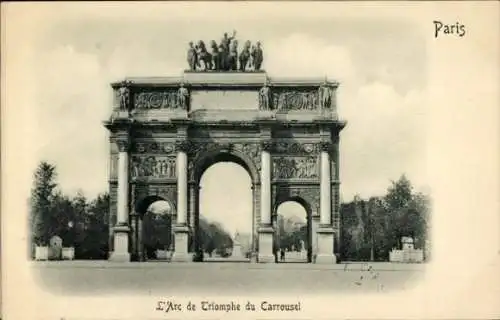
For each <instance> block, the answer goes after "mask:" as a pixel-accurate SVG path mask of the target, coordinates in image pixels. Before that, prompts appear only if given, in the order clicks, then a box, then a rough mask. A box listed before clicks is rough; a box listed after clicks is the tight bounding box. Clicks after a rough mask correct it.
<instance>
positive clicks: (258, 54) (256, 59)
mask: <svg viewBox="0 0 500 320" xmlns="http://www.w3.org/2000/svg"><path fill="white" fill-rule="evenodd" d="M251 54H252V64H253V66H254V70H255V71H259V70H260V67H261V66H262V62H263V61H264V53H263V52H262V48H261V47H260V41H257V46H255V47H253V49H252V53H251Z"/></svg>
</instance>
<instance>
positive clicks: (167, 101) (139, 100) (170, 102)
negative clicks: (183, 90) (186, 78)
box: [134, 91, 178, 109]
mask: <svg viewBox="0 0 500 320" xmlns="http://www.w3.org/2000/svg"><path fill="white" fill-rule="evenodd" d="M177 107H178V100H177V93H176V92H175V91H164V92H158V91H155V92H138V93H136V94H135V95H134V108H136V109H174V108H177Z"/></svg>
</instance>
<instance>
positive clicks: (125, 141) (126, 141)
mask: <svg viewBox="0 0 500 320" xmlns="http://www.w3.org/2000/svg"><path fill="white" fill-rule="evenodd" d="M115 141H116V145H117V146H118V151H120V152H128V151H129V149H130V145H131V143H130V138H129V137H128V135H127V136H125V135H121V136H118V137H116V139H115Z"/></svg>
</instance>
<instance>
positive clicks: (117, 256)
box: [108, 252, 130, 262]
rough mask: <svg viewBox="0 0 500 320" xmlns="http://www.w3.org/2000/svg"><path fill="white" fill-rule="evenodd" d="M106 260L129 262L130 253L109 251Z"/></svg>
mask: <svg viewBox="0 0 500 320" xmlns="http://www.w3.org/2000/svg"><path fill="white" fill-rule="evenodd" d="M108 261H111V262H130V253H128V252H111V254H110V255H109V258H108Z"/></svg>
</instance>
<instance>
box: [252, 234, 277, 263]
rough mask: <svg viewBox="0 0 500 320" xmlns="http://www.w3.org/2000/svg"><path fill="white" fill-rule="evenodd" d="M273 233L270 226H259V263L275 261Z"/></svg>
mask: <svg viewBox="0 0 500 320" xmlns="http://www.w3.org/2000/svg"><path fill="white" fill-rule="evenodd" d="M273 234H274V229H273V228H272V227H267V226H266V227H260V228H259V253H258V256H257V262H259V263H275V262H276V258H275V256H274V254H273Z"/></svg>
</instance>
